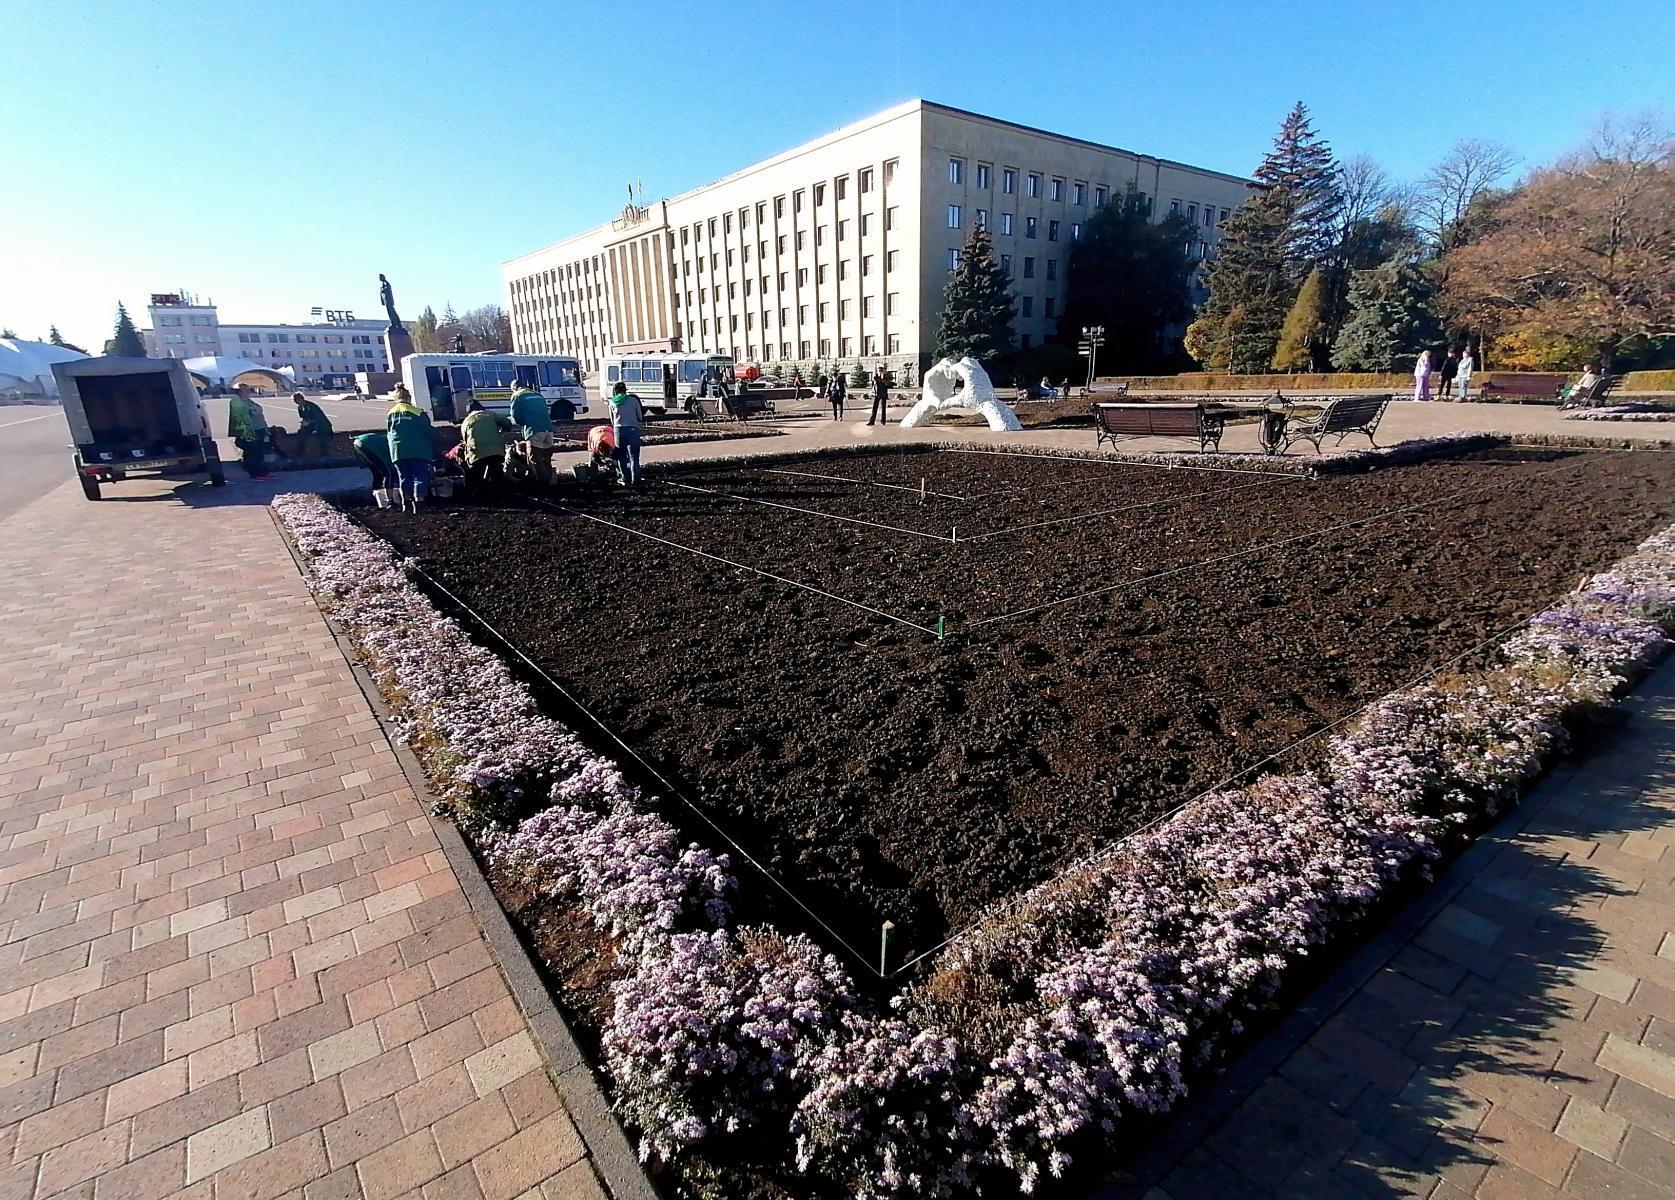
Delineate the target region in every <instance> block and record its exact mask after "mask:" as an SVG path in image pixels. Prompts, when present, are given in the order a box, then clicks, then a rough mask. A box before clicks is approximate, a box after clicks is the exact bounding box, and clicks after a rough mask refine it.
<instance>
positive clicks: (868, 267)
mask: <svg viewBox="0 0 1675 1200" xmlns="http://www.w3.org/2000/svg"><path fill="white" fill-rule="evenodd" d="M871 274H872V255H870V254H863V255H861V278H863V279H865V278H866V277H867V276H868V275H871Z"/></svg>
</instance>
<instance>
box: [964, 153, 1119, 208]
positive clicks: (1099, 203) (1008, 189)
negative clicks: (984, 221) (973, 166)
mask: <svg viewBox="0 0 1675 1200" xmlns="http://www.w3.org/2000/svg"><path fill="white" fill-rule="evenodd" d="M965 174H966V172H965V159H963V158H949V160H948V182H949V183H953V184H959V185H961V186H964V184H965ZM994 179H995V169H994V166H993V164H991V163H985V162H980V163H978V164H977V173H976V175H975V176H974V178H973V184H974V186H976V187H978V188H980V189H981V190H983V191H988V190H989V189H991V188H993V187H994ZM1020 179H1022V180H1023V188H1024V190H1023V194H1024V195H1025V196H1026V197H1028V198H1029V199H1032V200H1039V199H1042V193H1043V189H1045V192H1046V197H1045V198H1046V199H1047V200H1049V201H1051V202H1052V203H1054V204H1063V203H1065V198H1066V196H1068V197H1069V202H1070V203H1071V204H1080V205H1082V206H1083V207H1086V206H1087V203H1088V197H1089V195H1090V194H1091V195H1092V197H1093V206H1094V207H1095V208H1104V207H1105V204H1106V202H1107V201H1108V200H1110V198H1111V189H1110V188H1108V187H1106V186H1105V185H1103V184H1094V185H1091V187H1090V185H1089V184H1088V183H1086V182H1085V181H1083V180H1080V179H1072V180H1066V179H1061V178H1059V177H1058V176H1056V175H1055V176H1045V175H1043V174H1042V173H1041V172H1039V171H1023V172H1020V171H1019V170H1018V168H1016V167H1002V168H1001V169H1000V194H1001V195H1003V196H1015V195H1017V194H1018V181H1019V180H1020Z"/></svg>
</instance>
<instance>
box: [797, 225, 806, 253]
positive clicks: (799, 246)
mask: <svg viewBox="0 0 1675 1200" xmlns="http://www.w3.org/2000/svg"><path fill="white" fill-rule="evenodd" d="M806 236H807V231H806V230H802V229H799V230H797V249H799V250H801V249H802V248H803V244H804V238H805V237H806Z"/></svg>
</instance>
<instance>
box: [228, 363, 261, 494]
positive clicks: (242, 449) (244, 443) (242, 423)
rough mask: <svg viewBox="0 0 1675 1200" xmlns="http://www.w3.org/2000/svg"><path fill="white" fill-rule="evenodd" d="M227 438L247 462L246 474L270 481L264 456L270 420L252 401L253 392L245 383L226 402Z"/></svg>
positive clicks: (245, 466) (253, 477)
mask: <svg viewBox="0 0 1675 1200" xmlns="http://www.w3.org/2000/svg"><path fill="white" fill-rule="evenodd" d="M227 436H228V437H230V438H232V439H233V444H234V445H235V446H237V447H238V449H239V453H240V454H241V455H242V456H243V458H244V471H245V474H247V475H249V476H250V478H252V479H267V478H268V477H269V471H268V469H267V464H266V462H265V461H264V460H263V457H262V455H263V451H264V450H266V449H267V445H268V419H267V416H266V415H265V414H264V413H263V412H262V406H261V405H260V404H257V403H256V402H255V401H254V400H252V399H251V398H250V388H249V387H248V386H247V385H245V384H242V383H241V384H239V385H238V386H237V387H235V388H234V389H233V394H232V397H231V399H229V400H228V401H227Z"/></svg>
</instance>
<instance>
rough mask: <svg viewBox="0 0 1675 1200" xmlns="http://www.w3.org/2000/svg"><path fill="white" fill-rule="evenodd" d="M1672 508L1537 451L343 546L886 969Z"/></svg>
mask: <svg viewBox="0 0 1675 1200" xmlns="http://www.w3.org/2000/svg"><path fill="white" fill-rule="evenodd" d="M1671 482H1675V463H1672V462H1671V460H1670V459H1669V458H1668V457H1667V456H1665V455H1661V454H1625V453H1616V452H1598V451H1587V452H1574V451H1568V450H1558V449H1545V450H1520V449H1512V448H1507V449H1500V450H1492V451H1483V452H1479V453H1475V454H1472V455H1468V456H1465V457H1462V458H1458V459H1451V460H1444V461H1436V462H1430V463H1424V464H1419V465H1414V466H1408V467H1400V468H1393V469H1389V470H1384V471H1377V472H1373V473H1370V474H1366V475H1359V476H1353V477H1339V478H1326V479H1306V478H1290V477H1288V478H1281V477H1273V476H1264V475H1256V474H1241V473H1228V472H1218V471H1196V470H1166V469H1161V468H1152V467H1141V466H1125V465H1115V464H1109V463H1100V462H1093V461H1084V460H1063V461H1053V460H1043V459H1039V458H1030V457H1007V456H996V455H987V454H964V453H934V454H891V453H885V454H878V455H868V456H849V457H843V458H830V457H825V458H820V457H811V458H808V459H805V460H801V461H799V460H791V459H776V460H774V461H773V462H771V463H766V464H763V463H756V464H751V465H747V466H714V467H709V468H705V469H703V470H700V471H695V472H689V473H684V474H679V475H673V476H665V477H662V479H661V481H659V482H655V483H654V484H653V486H652V487H651V488H649V489H648V490H647V491H646V492H644V493H642V494H623V493H614V492H612V493H589V492H574V493H559V494H558V495H557V497H556V499H557V501H558V503H559V504H561V505H563V506H566V507H567V508H569V509H571V510H572V511H554V510H552V509H549V508H545V507H541V506H538V505H536V504H534V503H530V502H526V501H521V500H517V499H515V498H509V499H508V500H507V502H506V503H505V504H504V505H499V506H497V505H489V506H474V507H469V508H459V509H456V510H453V511H447V510H438V511H436V512H433V513H428V514H426V515H425V516H423V517H421V518H417V519H415V518H408V517H405V516H402V515H401V514H399V513H392V512H386V511H373V510H370V509H367V510H360V511H358V512H357V515H358V516H359V517H361V519H363V520H364V521H365V522H366V523H367V524H368V525H369V526H370V527H371V528H373V529H374V530H376V531H377V532H379V533H381V534H382V535H384V536H385V537H387V538H388V539H389V540H390V541H391V542H392V543H393V544H394V545H395V546H396V547H397V548H398V549H399V550H400V551H401V552H402V553H404V554H407V555H411V556H412V557H414V558H415V559H417V560H418V562H419V563H420V564H421V565H422V566H423V567H424V569H426V570H427V571H429V572H431V573H432V574H434V575H435V576H436V577H437V578H438V579H439V580H441V581H442V582H443V583H444V584H445V585H446V586H447V587H448V588H449V589H451V590H453V591H454V592H455V593H456V594H458V595H459V596H460V597H461V598H463V599H464V600H465V601H466V602H467V603H468V604H470V605H471V606H472V607H473V608H474V609H475V610H476V611H477V612H478V613H480V614H481V615H482V616H483V617H484V618H486V619H487V620H488V621H490V622H491V623H492V624H493V625H494V626H495V627H496V628H497V629H498V630H500V631H501V632H502V633H503V634H504V635H506V636H507V637H508V638H510V639H512V640H513V641H514V642H515V643H516V644H517V645H518V646H519V648H520V649H522V650H523V651H524V652H525V653H527V654H528V655H529V656H530V657H531V658H532V659H533V660H535V661H536V662H537V663H539V664H540V665H541V666H542V667H543V668H544V669H545V670H547V671H549V672H550V673H551V674H552V675H554V676H555V677H557V678H558V679H559V680H560V681H561V682H562V683H563V684H564V686H565V687H566V688H568V689H569V690H571V691H572V692H573V693H574V694H575V695H577V696H578V697H579V698H580V699H581V700H582V701H583V702H584V703H585V704H586V705H587V706H588V707H589V708H590V709H591V710H592V711H593V712H594V713H595V714H596V715H598V716H599V717H600V718H601V719H602V720H604V721H605V723H606V724H607V725H609V726H610V727H611V728H612V729H613V730H615V731H616V732H617V733H618V734H619V735H620V736H621V737H622V738H623V739H624V740H625V741H627V742H628V743H629V744H631V745H633V746H634V747H636V748H637V749H638V750H639V752H640V753H642V754H643V755H645V756H646V757H647V758H648V759H649V760H650V761H651V762H653V763H654V764H655V765H656V766H657V767H658V769H659V770H661V771H663V772H664V773H665V774H667V775H668V776H669V777H670V778H672V779H673V780H675V781H676V782H677V784H678V785H679V786H680V787H681V788H682V790H684V791H685V793H686V794H687V795H688V796H691V797H693V798H694V799H695V800H696V801H697V802H698V803H699V804H700V805H701V806H702V807H703V808H704V809H705V811H706V812H707V813H708V814H709V815H710V816H711V817H712V818H713V819H714V820H715V821H716V822H718V823H719V824H720V825H722V826H723V827H724V828H725V829H726V830H727V831H728V833H729V834H730V835H731V836H732V837H733V838H735V839H737V840H738V841H739V842H740V843H741V844H742V845H743V846H744V847H745V848H746V849H747V850H749V851H750V853H751V854H752V856H754V857H756V858H758V859H759V860H760V861H762V862H763V863H765V864H766V865H767V866H768V867H769V869H771V870H772V871H773V872H774V873H776V874H777V875H778V876H779V877H780V878H781V879H782V880H784V881H785V882H786V883H787V885H788V886H790V887H791V888H793V889H794V890H795V891H796V892H797V893H798V894H799V895H800V896H801V897H802V898H803V899H804V900H805V901H806V902H807V903H808V904H809V905H811V906H812V907H813V908H815V909H816V910H818V911H819V912H820V913H822V914H823V916H824V917H825V918H826V920H827V921H829V922H830V923H831V924H832V925H833V926H834V927H835V928H836V929H837V930H838V932H839V933H840V934H841V935H842V936H843V938H844V939H845V940H846V941H848V942H849V943H850V944H851V945H853V946H856V947H863V948H869V949H870V948H875V947H876V946H877V942H878V929H879V924H880V922H882V921H884V920H886V919H888V920H892V921H894V922H895V925H896V927H897V941H896V947H895V951H894V953H895V954H896V955H897V956H898V961H899V960H900V959H901V958H905V957H908V956H911V955H913V954H915V953H917V952H919V951H922V950H925V949H927V948H929V947H930V946H931V945H933V944H934V943H935V942H937V941H938V940H940V939H941V938H942V937H943V936H945V935H946V934H947V933H948V932H950V931H951V930H954V929H958V928H960V927H961V926H962V925H963V924H964V923H966V922H968V921H969V920H970V919H972V918H973V917H974V916H975V915H976V914H977V913H979V912H980V911H981V910H982V909H983V908H984V907H985V906H987V905H990V904H992V903H993V902H995V901H996V900H999V899H1003V898H1005V897H1007V896H1009V895H1012V894H1014V893H1016V892H1018V891H1020V890H1021V889H1023V888H1024V887H1026V886H1028V885H1032V884H1035V883H1038V882H1040V881H1041V880H1043V879H1046V878H1047V877H1049V876H1050V875H1051V874H1053V872H1054V871H1055V870H1056V869H1058V868H1059V867H1061V866H1062V865H1063V864H1065V863H1066V862H1068V861H1070V860H1072V859H1075V858H1078V857H1081V856H1084V855H1086V854H1087V853H1089V852H1090V851H1092V850H1093V849H1095V848H1097V847H1100V846H1104V845H1107V844H1108V843H1110V842H1111V841H1112V840H1113V839H1115V838H1119V837H1121V836H1122V835H1124V834H1126V833H1129V832H1132V831H1133V830H1135V829H1136V828H1138V827H1140V826H1141V825H1143V824H1144V823H1145V822H1147V821H1148V820H1149V819H1151V818H1153V817H1155V816H1156V815H1158V814H1159V813H1161V812H1163V811H1165V810H1166V809H1168V808H1171V807H1173V806H1175V805H1178V804H1180V803H1181V802H1183V801H1185V800H1187V799H1189V798H1190V797H1192V796H1195V795H1197V794H1199V793H1201V792H1203V791H1205V790H1206V789H1209V788H1212V787H1215V786H1217V785H1219V784H1220V783H1222V781H1223V780H1225V779H1227V778H1228V777H1229V776H1233V775H1235V774H1236V773H1237V772H1239V771H1241V770H1243V769H1245V768H1250V767H1254V766H1255V765H1257V764H1258V763H1261V762H1263V761H1264V760H1266V759H1268V758H1269V756H1271V755H1273V754H1275V753H1276V752H1278V751H1281V750H1282V749H1284V748H1285V747H1287V746H1288V745H1290V744H1291V743H1292V742H1294V741H1296V740H1297V739H1298V738H1300V737H1302V736H1304V735H1305V734H1308V733H1311V732H1313V731H1315V730H1318V729H1320V728H1321V727H1323V726H1327V725H1330V724H1332V723H1333V722H1336V721H1338V720H1339V719H1340V718H1343V717H1345V716H1347V715H1349V714H1350V713H1353V712H1354V711H1356V710H1358V709H1359V708H1360V707H1361V706H1362V705H1364V704H1366V703H1367V702H1368V701H1370V700H1372V699H1374V698H1375V697H1378V696H1381V695H1383V694H1385V693H1387V692H1389V691H1391V690H1392V689H1394V688H1397V687H1400V686H1402V685H1403V684H1406V683H1408V682H1410V681H1412V680H1414V679H1415V678H1417V677H1419V676H1421V675H1423V674H1424V673H1425V672H1427V671H1428V670H1430V669H1432V668H1435V667H1437V666H1439V665H1441V664H1443V663H1445V662H1447V661H1449V660H1450V659H1452V658H1454V657H1456V656H1459V655H1462V654H1464V653H1467V652H1469V651H1471V650H1472V649H1473V648H1475V647H1478V646H1480V645H1482V644H1484V643H1485V642H1488V641H1492V640H1496V635H1497V634H1501V633H1503V632H1505V631H1507V630H1509V629H1510V628H1511V627H1513V626H1515V625H1517V624H1518V623H1519V622H1520V621H1521V620H1522V619H1523V618H1525V617H1527V616H1528V615H1529V614H1530V613H1532V612H1535V611H1536V610H1538V609H1540V608H1542V607H1543V606H1544V605H1546V604H1547V603H1549V602H1550V601H1552V600H1553V599H1554V598H1555V597H1557V596H1559V595H1561V594H1563V593H1565V592H1567V591H1568V590H1569V589H1570V588H1571V587H1573V586H1574V585H1575V584H1576V582H1577V578H1578V576H1579V575H1581V574H1582V573H1583V572H1585V571H1588V570H1590V569H1597V568H1599V567H1601V566H1604V565H1605V564H1608V563H1610V562H1611V561H1613V560H1614V559H1616V558H1617V557H1619V556H1620V555H1622V554H1623V553H1625V552H1627V551H1628V550H1630V549H1631V548H1632V547H1633V546H1634V545H1635V544H1636V543H1637V542H1638V541H1639V540H1640V539H1641V538H1643V537H1645V536H1646V535H1647V534H1649V533H1651V532H1652V531H1653V530H1655V529H1658V528H1660V527H1662V526H1663V525H1665V524H1667V523H1668V522H1669V521H1670V520H1671V519H1672V518H1675V488H1672V487H1671V486H1670V484H1671ZM680 485H685V486H680ZM886 485H887V486H886ZM921 485H922V486H923V489H924V494H923V495H922V496H921V494H920V492H919V490H918V489H919V488H920V487H921ZM694 489H704V490H694ZM757 501H760V503H757ZM797 510H807V511H797ZM578 514H586V517H584V516H582V515H578ZM1090 514H1097V515H1090ZM587 517H596V518H602V519H603V521H608V522H612V523H613V524H605V523H602V522H601V521H598V520H589V519H587ZM839 518H845V519H839ZM616 526H621V527H622V528H617V527H616ZM645 534H650V535H654V536H655V537H656V538H661V539H666V542H660V541H655V540H652V539H651V538H648V537H645V536H642V535H645ZM667 543H675V545H674V546H671V545H669V544H667ZM677 547H686V548H692V549H698V550H702V551H704V552H706V553H707V554H710V555H713V556H715V558H700V557H697V556H695V555H693V554H690V553H686V552H684V551H683V550H682V549H680V548H677ZM718 559H719V560H725V561H717V560H718ZM1210 560H1215V561H1210ZM729 564H740V565H729ZM1195 564H1207V565H1195ZM741 566H748V567H750V568H754V569H755V571H756V572H768V573H771V574H772V575H777V576H780V577H782V578H783V579H784V580H790V581H796V582H797V583H801V584H806V585H809V587H811V588H818V589H820V590H821V591H822V592H824V593H827V594H826V595H822V594H817V593H816V592H814V591H811V590H807V589H805V588H798V587H794V586H790V585H789V584H787V583H785V582H778V581H775V580H773V579H770V578H767V577H765V576H764V575H762V574H759V573H754V572H752V571H750V570H744V569H741ZM1085 593H1096V594H1091V595H1085ZM1077 597H1080V598H1077ZM861 606H864V607H861ZM869 609H870V610H876V611H868V610H869ZM1031 609H1035V610H1036V611H1027V610H1031ZM939 620H940V622H941V624H942V628H943V629H944V631H945V636H944V637H943V638H941V639H940V640H939V639H938V638H937V637H936V636H935V634H934V630H935V629H936V627H937V626H938V622H939ZM667 812H668V815H669V816H671V817H672V818H674V819H676V820H677V821H678V820H680V819H681V818H680V814H679V811H678V810H677V809H676V808H673V807H671V808H669V809H668V810H667ZM688 832H690V833H691V834H692V836H694V837H695V838H702V839H703V840H706V841H712V840H713V839H712V838H708V837H704V835H703V833H702V832H701V831H700V830H699V829H698V828H697V827H696V826H695V827H694V828H692V829H691V830H689V831H688ZM775 921H776V923H778V924H780V925H781V926H784V927H796V926H797V925H798V918H797V917H796V916H795V915H794V914H791V913H789V912H780V913H777V914H775ZM803 924H804V927H807V923H806V922H804V923H803ZM549 932H550V933H551V934H552V935H553V936H555V937H557V936H559V934H560V931H556V930H554V931H549ZM811 932H814V931H813V930H811Z"/></svg>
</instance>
